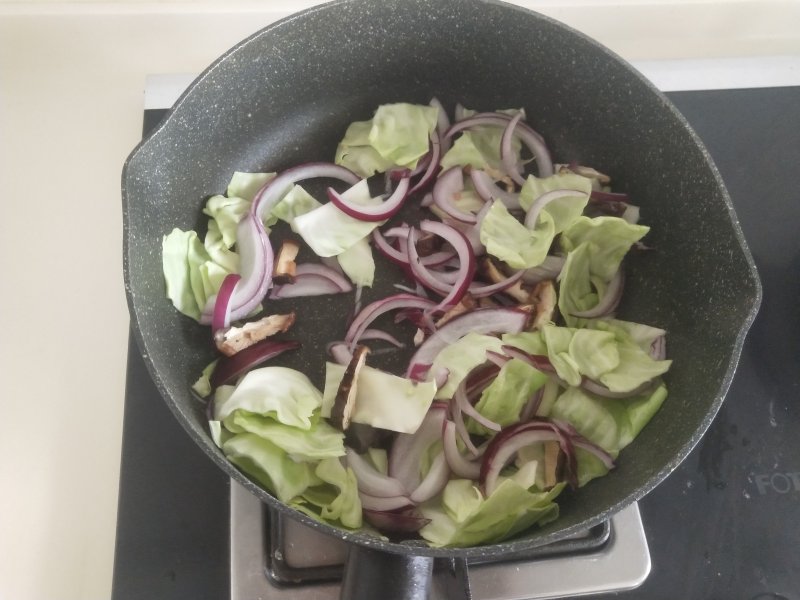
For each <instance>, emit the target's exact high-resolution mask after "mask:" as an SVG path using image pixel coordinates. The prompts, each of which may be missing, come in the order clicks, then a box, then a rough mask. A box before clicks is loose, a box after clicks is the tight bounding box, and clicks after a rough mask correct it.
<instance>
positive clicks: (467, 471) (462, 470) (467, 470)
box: [442, 420, 481, 480]
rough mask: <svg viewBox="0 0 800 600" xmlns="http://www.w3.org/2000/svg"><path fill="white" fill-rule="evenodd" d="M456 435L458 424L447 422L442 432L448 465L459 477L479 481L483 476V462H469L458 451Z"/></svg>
mask: <svg viewBox="0 0 800 600" xmlns="http://www.w3.org/2000/svg"><path fill="white" fill-rule="evenodd" d="M456 433H457V432H456V424H455V423H454V422H453V421H449V420H448V421H445V422H444V431H443V432H442V445H443V448H444V456H445V458H446V459H447V464H448V465H449V466H450V470H451V471H452V472H453V473H454V474H455V475H456V476H457V477H463V478H464V479H473V480H474V479H478V477H480V474H481V461H472V460H469V459H468V458H466V457H465V456H464V455H463V454H461V452H460V451H459V450H458V443H457V441H456ZM476 453H477V449H476Z"/></svg>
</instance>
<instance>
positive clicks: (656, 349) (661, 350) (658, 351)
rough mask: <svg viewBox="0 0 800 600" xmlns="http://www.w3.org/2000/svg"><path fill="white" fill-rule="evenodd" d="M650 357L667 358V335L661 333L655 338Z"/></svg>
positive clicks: (655, 358)
mask: <svg viewBox="0 0 800 600" xmlns="http://www.w3.org/2000/svg"><path fill="white" fill-rule="evenodd" d="M650 358H652V359H653V360H664V359H665V358H667V336H666V335H663V334H662V335H660V336H658V337H657V338H656V339H654V340H653V343H652V344H651V345H650Z"/></svg>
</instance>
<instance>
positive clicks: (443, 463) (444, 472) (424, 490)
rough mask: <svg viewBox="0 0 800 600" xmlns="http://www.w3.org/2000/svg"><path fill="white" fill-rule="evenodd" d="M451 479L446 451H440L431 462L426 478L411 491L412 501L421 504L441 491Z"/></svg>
mask: <svg viewBox="0 0 800 600" xmlns="http://www.w3.org/2000/svg"><path fill="white" fill-rule="evenodd" d="M449 479H450V467H449V465H448V464H447V460H446V459H445V456H444V452H440V453H439V454H438V455H437V456H436V458H434V459H433V462H432V463H431V468H430V469H429V470H428V473H427V475H425V479H423V480H422V482H421V483H420V484H419V485H418V486H417V489H415V490H414V491H413V492H411V496H410V498H411V501H412V502H413V503H415V504H421V503H422V502H425V501H426V500H430V499H431V498H433V497H434V496H436V495H437V494H438V493H440V492H441V491H442V490H443V489H444V487H445V486H446V485H447V481H448V480H449Z"/></svg>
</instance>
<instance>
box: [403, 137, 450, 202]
mask: <svg viewBox="0 0 800 600" xmlns="http://www.w3.org/2000/svg"><path fill="white" fill-rule="evenodd" d="M428 154H429V155H430V159H429V161H428V166H427V168H426V169H425V172H424V173H423V174H422V177H420V178H419V179H418V180H417V182H416V183H415V184H414V185H413V186H412V188H411V189H410V190H409V192H408V193H409V194H416V193H417V192H419V191H420V190H424V189H425V188H427V187H428V185H429V184H430V183H431V181H433V180H434V176H435V175H436V173H437V172H438V171H439V162H440V161H441V158H442V138H441V135H440V134H439V133H437V132H436V131H434V132H433V133H432V134H431V149H430V151H429V152H428Z"/></svg>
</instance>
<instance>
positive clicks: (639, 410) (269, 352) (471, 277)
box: [163, 100, 671, 546]
mask: <svg viewBox="0 0 800 600" xmlns="http://www.w3.org/2000/svg"><path fill="white" fill-rule="evenodd" d="M454 117H455V121H454V122H452V123H451V120H450V116H449V115H447V114H446V113H445V112H444V109H443V108H442V106H441V105H440V104H439V102H437V101H435V100H434V101H432V102H431V104H430V105H428V106H422V105H414V104H404V103H398V104H389V105H384V106H381V107H379V108H378V109H377V110H376V112H375V114H374V116H373V118H372V119H370V120H368V121H359V122H355V123H352V124H351V125H350V126H349V127H348V128H347V130H346V131H345V132H344V134H343V138H342V140H341V142H340V144H339V146H338V148H337V150H336V152H335V163H336V164H333V163H310V164H307V165H301V166H298V167H294V168H292V169H287V170H286V171H283V172H281V173H277V174H275V173H238V172H237V173H234V175H233V177H232V179H231V182H230V184H229V185H228V188H227V191H226V194H225V195H217V196H212V197H211V198H210V199H209V200H208V201H207V203H206V206H205V208H204V210H203V212H204V213H205V214H206V215H207V216H208V217H209V222H208V229H207V233H206V235H205V238H204V239H203V240H201V238H200V236H198V235H197V234H196V233H195V232H192V231H190V232H183V231H180V230H178V229H175V230H173V231H172V233H169V234H168V235H166V236H165V237H164V242H163V264H164V276H165V279H166V282H167V296H168V297H169V298H170V300H171V301H172V302H173V304H174V305H175V307H176V308H177V309H178V310H179V311H181V312H182V313H184V314H185V315H187V316H189V317H191V318H193V319H195V320H197V321H199V322H201V323H204V324H211V326H212V333H213V337H214V340H215V342H216V344H217V347H218V348H219V349H220V351H221V352H223V353H224V356H221V357H220V358H219V359H218V360H216V361H215V362H214V363H212V364H211V365H209V366H208V367H207V368H206V369H205V370H204V371H203V374H202V376H201V377H200V379H199V380H198V381H197V382H196V383H195V385H194V386H193V389H194V390H195V391H196V392H197V393H198V394H199V395H201V396H203V397H205V398H207V402H208V406H209V410H208V415H209V429H210V432H211V435H212V437H213V439H214V440H215V442H216V443H217V445H218V446H219V447H220V449H221V450H222V452H223V453H224V454H225V456H226V457H227V458H228V459H229V460H230V461H231V462H232V463H233V464H235V465H236V466H237V467H238V468H239V469H241V470H242V471H243V472H244V473H246V474H247V475H248V476H249V477H250V478H252V479H253V480H254V481H256V482H258V483H259V484H260V485H262V486H263V487H264V488H265V489H267V490H269V491H270V492H272V493H273V494H274V495H275V496H276V497H277V498H278V499H279V500H281V501H283V502H285V503H287V504H289V505H290V506H292V507H294V508H296V509H297V510H299V511H301V512H303V513H305V514H307V515H309V516H311V517H313V518H316V519H320V520H323V521H326V522H328V523H331V524H334V525H336V526H339V527H344V528H348V529H359V528H362V527H363V526H364V521H366V522H367V523H369V524H370V525H371V526H372V527H375V528H376V530H377V531H378V532H379V533H381V534H383V535H386V536H395V535H401V536H405V537H407V536H409V535H418V536H420V537H421V538H422V539H424V540H426V541H427V542H428V543H429V544H431V545H433V546H465V545H474V544H485V543H492V542H497V541H500V540H502V539H505V538H507V537H509V536H513V535H515V534H517V533H519V532H521V531H523V530H525V529H527V528H529V527H531V526H533V525H534V524H536V523H546V522H548V521H551V520H552V519H555V518H557V516H558V504H557V503H556V500H557V497H558V496H559V494H561V493H562V492H563V491H564V490H565V489H567V490H576V489H578V488H580V487H581V486H583V485H585V484H586V483H588V482H589V481H590V480H591V479H593V478H595V477H598V476H602V475H604V474H606V473H607V472H608V471H609V470H610V469H613V467H614V463H615V461H616V460H617V459H618V458H619V454H620V452H621V451H622V450H623V448H625V447H626V446H627V445H628V444H630V443H631V442H632V441H633V440H634V439H635V437H636V436H637V435H638V434H639V432H640V431H641V430H642V428H643V427H644V426H645V425H646V424H647V422H648V421H649V420H650V419H651V418H652V416H653V415H654V414H655V413H656V411H658V409H659V407H660V406H661V404H662V403H663V402H664V400H665V398H666V395H667V390H666V386H665V384H664V382H663V381H662V379H661V377H662V376H663V375H664V374H665V373H666V372H667V371H668V369H669V367H670V365H671V361H669V360H667V359H666V351H665V335H666V332H665V331H664V330H662V329H659V328H657V327H652V326H649V325H644V324H638V323H631V322H628V321H623V320H619V319H617V318H616V315H615V311H616V309H617V307H618V305H619V303H620V298H621V297H622V293H623V290H624V284H625V278H624V262H625V258H626V256H627V255H628V254H629V253H630V252H632V251H636V248H637V244H639V242H640V240H641V239H642V238H643V237H644V236H645V235H646V234H647V233H648V231H649V228H648V227H647V226H643V225H639V224H638V223H637V221H638V216H639V209H638V207H636V206H635V205H633V204H631V199H630V198H629V197H628V196H627V195H626V194H621V193H617V192H612V191H611V190H610V187H609V185H610V178H609V177H608V176H607V175H605V174H603V173H600V172H598V171H596V170H595V169H592V168H590V167H585V166H581V165H577V164H562V165H558V164H556V165H554V164H553V162H552V159H551V157H550V153H549V151H548V149H547V146H546V145H545V142H544V139H543V138H542V136H541V135H540V134H539V133H537V132H536V131H535V130H533V129H532V128H531V127H530V126H529V125H528V124H526V122H525V112H524V111H523V110H519V109H512V110H506V111H497V112H491V113H475V112H473V111H469V110H467V109H464V108H463V107H460V106H459V107H456V110H455V113H454ZM314 178H324V179H327V180H330V179H336V180H339V181H340V182H343V183H344V185H346V186H347V188H346V189H345V190H343V191H339V190H338V188H337V189H334V188H327V191H326V194H325V196H326V197H316V198H315V197H314V196H312V195H311V194H309V193H308V191H307V190H306V189H305V188H304V187H301V186H302V185H303V184H304V182H305V180H306V179H314ZM378 180H379V181H378ZM339 187H341V185H340V186H339ZM379 187H380V188H382V189H383V190H385V193H376V192H375V191H374V190H376V189H378V188H379ZM409 204H413V206H414V209H415V211H419V210H420V209H422V207H427V211H424V212H425V213H426V214H425V216H423V217H422V219H421V220H420V219H419V217H417V218H416V220H414V222H411V223H408V222H403V221H402V220H401V216H402V215H404V214H406V213H404V209H405V208H406V207H407V206H408V205H409ZM423 210H424V209H423ZM409 214H414V213H409ZM398 215H400V216H398ZM279 221H283V222H285V223H286V224H287V225H288V227H290V228H291V230H292V231H293V232H294V233H295V234H296V235H299V236H300V238H301V239H302V243H298V241H286V242H284V243H277V244H276V241H275V239H273V238H276V237H277V236H275V235H272V233H271V231H270V230H269V228H272V227H275V226H276V224H278V222H279ZM284 227H285V226H284ZM301 246H303V247H305V248H307V249H309V250H310V251H311V252H312V253H313V254H315V255H316V256H317V257H318V258H319V260H318V261H313V260H312V261H307V260H306V261H305V262H303V261H299V262H298V256H302V254H301V251H302V247H301ZM373 248H377V250H378V251H379V256H383V257H385V259H387V260H388V263H387V264H385V265H384V266H381V268H379V269H376V261H375V259H376V256H375V255H374V254H373ZM376 279H381V280H383V281H386V280H387V279H391V280H392V281H391V282H392V283H394V284H395V286H396V287H398V288H400V289H401V290H402V291H397V292H396V293H394V294H392V295H390V296H387V297H384V298H380V299H378V300H375V301H373V302H370V303H369V304H367V305H366V306H363V307H361V301H360V293H361V289H362V287H370V286H372V285H373V284H374V283H375V280H376ZM409 279H410V281H411V285H408V282H409ZM320 294H354V296H355V305H356V307H357V309H356V311H355V313H354V315H353V316H352V319H351V320H350V321H349V322H346V321H345V320H344V318H343V319H342V326H341V336H340V337H339V338H338V339H335V340H326V341H327V342H329V343H328V345H327V347H328V353H329V356H327V357H326V356H322V355H321V356H319V362H320V363H322V362H323V361H327V364H326V377H325V381H323V382H312V381H311V380H310V379H309V378H308V377H307V376H306V375H305V374H303V373H300V372H299V371H296V370H293V369H288V368H285V367H281V366H264V364H265V363H267V364H269V363H270V362H272V361H275V360H276V359H277V357H278V356H279V355H280V354H281V353H283V352H287V351H292V350H294V349H296V348H297V347H299V345H300V344H299V343H298V342H297V341H293V340H291V339H288V338H291V335H292V330H291V327H292V324H293V323H294V322H295V319H303V309H304V303H303V298H304V297H308V296H313V295H320ZM281 298H293V299H294V301H293V309H292V312H291V313H289V314H273V312H272V311H271V310H270V305H271V302H272V301H273V300H274V299H281ZM262 313H263V314H262ZM342 317H344V315H342ZM392 318H393V319H394V322H395V323H398V324H401V325H404V326H406V327H408V328H409V331H410V332H415V335H414V336H413V337H414V347H413V348H411V347H409V346H407V345H406V344H404V343H403V342H402V341H400V340H398V339H397V338H395V337H394V336H393V335H392V334H390V333H389V332H388V331H385V330H383V329H380V328H376V325H377V326H381V323H382V322H383V323H386V322H388V321H389V320H390V319H392ZM370 344H371V345H373V346H375V345H377V344H383V345H384V346H385V345H387V344H388V345H390V346H391V347H392V348H393V351H395V352H403V351H405V352H408V355H407V356H408V361H407V366H406V368H405V370H404V371H403V372H396V373H389V372H386V371H383V370H380V369H378V368H375V367H374V366H372V365H370V364H369V362H370V361H371V360H372V358H371V355H370V348H369V347H368V346H370ZM278 360H279V359H278ZM370 531H373V530H372V529H370Z"/></svg>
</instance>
